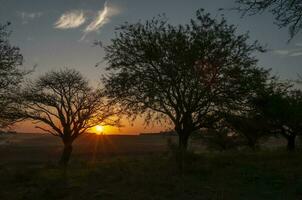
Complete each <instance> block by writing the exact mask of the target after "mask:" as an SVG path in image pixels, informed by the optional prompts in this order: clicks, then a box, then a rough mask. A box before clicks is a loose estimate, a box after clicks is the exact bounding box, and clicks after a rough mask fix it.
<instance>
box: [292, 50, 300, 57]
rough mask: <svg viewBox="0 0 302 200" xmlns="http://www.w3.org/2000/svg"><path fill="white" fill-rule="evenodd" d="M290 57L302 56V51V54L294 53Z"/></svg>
mask: <svg viewBox="0 0 302 200" xmlns="http://www.w3.org/2000/svg"><path fill="white" fill-rule="evenodd" d="M290 56H292V57H297V56H302V49H301V50H300V52H294V53H292V54H290Z"/></svg>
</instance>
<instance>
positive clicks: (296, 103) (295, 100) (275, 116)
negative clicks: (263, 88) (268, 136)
mask: <svg viewBox="0 0 302 200" xmlns="http://www.w3.org/2000/svg"><path fill="white" fill-rule="evenodd" d="M258 106H259V107H260V108H261V109H262V113H263V116H264V117H265V118H267V120H268V121H269V123H270V124H271V126H272V127H274V132H276V133H278V134H280V135H281V136H283V137H284V138H285V139H286V140H287V150H288V151H294V150H295V146H296V145H295V144H296V142H295V141H296V137H297V135H299V134H301V130H302V121H301V119H302V91H301V90H298V89H291V87H289V88H285V89H282V90H277V91H273V92H270V93H269V94H267V95H266V96H263V97H262V99H261V100H259V102H258Z"/></svg>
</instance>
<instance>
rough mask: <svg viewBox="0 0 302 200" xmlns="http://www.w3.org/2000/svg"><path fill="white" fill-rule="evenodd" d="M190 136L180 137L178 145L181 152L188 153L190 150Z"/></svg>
mask: <svg viewBox="0 0 302 200" xmlns="http://www.w3.org/2000/svg"><path fill="white" fill-rule="evenodd" d="M188 142H189V135H188V134H183V133H180V134H179V136H178V145H179V149H180V150H181V151H186V150H187V149H188Z"/></svg>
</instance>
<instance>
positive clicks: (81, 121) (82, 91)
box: [19, 69, 118, 165]
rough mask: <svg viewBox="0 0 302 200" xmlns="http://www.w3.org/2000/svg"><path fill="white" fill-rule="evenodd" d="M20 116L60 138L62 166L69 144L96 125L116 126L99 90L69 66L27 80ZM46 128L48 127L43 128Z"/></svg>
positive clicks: (113, 115) (68, 153)
mask: <svg viewBox="0 0 302 200" xmlns="http://www.w3.org/2000/svg"><path fill="white" fill-rule="evenodd" d="M22 98H23V101H24V102H23V104H22V105H23V109H22V110H23V111H22V112H20V113H19V114H20V116H22V117H23V118H29V119H32V120H34V121H36V122H42V123H43V124H44V125H46V127H45V126H40V125H39V126H37V128H39V129H41V130H43V131H45V132H48V133H50V134H52V135H54V136H57V137H60V138H61V139H62V141H63V143H64V151H63V153H62V157H61V160H60V163H61V164H63V165H66V164H67V163H68V161H69V158H70V155H71V152H72V143H73V141H74V140H75V139H77V138H78V137H79V136H80V135H82V134H83V133H85V132H86V131H87V130H88V129H89V128H91V127H94V126H96V125H116V124H117V123H118V119H117V118H116V116H115V114H116V109H115V108H114V107H112V106H111V105H110V104H108V103H107V101H106V99H105V98H104V94H103V92H102V91H101V90H94V89H93V88H91V87H90V86H89V85H88V82H87V81H86V80H85V79H84V78H83V76H82V75H81V74H80V73H79V72H77V71H75V70H71V69H65V70H61V71H52V72H49V73H46V74H45V75H44V76H41V77H40V78H39V79H38V80H36V81H35V82H34V83H31V84H30V85H29V86H28V87H27V88H26V89H25V90H24V91H23V92H22ZM47 127H48V128H47Z"/></svg>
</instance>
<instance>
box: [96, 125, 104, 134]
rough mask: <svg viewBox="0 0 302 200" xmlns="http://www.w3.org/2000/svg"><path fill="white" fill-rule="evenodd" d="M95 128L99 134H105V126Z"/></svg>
mask: <svg viewBox="0 0 302 200" xmlns="http://www.w3.org/2000/svg"><path fill="white" fill-rule="evenodd" d="M95 130H96V134H97V135H101V134H104V127H103V126H101V125H97V126H95Z"/></svg>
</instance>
